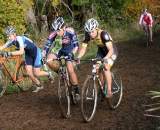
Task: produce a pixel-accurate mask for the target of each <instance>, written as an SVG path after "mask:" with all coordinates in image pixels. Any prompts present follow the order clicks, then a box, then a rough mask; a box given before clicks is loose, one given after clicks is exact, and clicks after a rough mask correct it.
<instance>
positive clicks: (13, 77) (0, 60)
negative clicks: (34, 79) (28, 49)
mask: <svg viewBox="0 0 160 130" xmlns="http://www.w3.org/2000/svg"><path fill="white" fill-rule="evenodd" d="M10 60H14V61H16V65H15V70H14V73H13V74H11V73H10V71H9V70H8V68H7V66H6V65H7V63H9V62H10ZM21 63H23V60H22V56H19V55H17V56H11V57H8V58H6V57H2V56H0V65H1V68H0V69H4V73H5V75H6V76H8V77H9V78H10V79H11V81H12V82H13V83H16V82H19V81H20V80H22V79H21V78H20V79H17V77H16V74H17V70H18V68H19V67H20V65H21Z"/></svg>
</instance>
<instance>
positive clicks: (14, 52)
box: [11, 36, 24, 55]
mask: <svg viewBox="0 0 160 130" xmlns="http://www.w3.org/2000/svg"><path fill="white" fill-rule="evenodd" d="M17 42H18V44H19V50H18V51H13V52H11V55H23V54H24V41H23V38H22V37H20V36H17Z"/></svg>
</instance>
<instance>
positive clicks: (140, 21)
mask: <svg viewBox="0 0 160 130" xmlns="http://www.w3.org/2000/svg"><path fill="white" fill-rule="evenodd" d="M142 20H143V14H141V16H140V19H139V25H142Z"/></svg>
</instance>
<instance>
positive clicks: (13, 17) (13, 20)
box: [0, 0, 25, 42]
mask: <svg viewBox="0 0 160 130" xmlns="http://www.w3.org/2000/svg"><path fill="white" fill-rule="evenodd" d="M0 5H1V8H0V39H2V41H1V42H4V39H5V35H4V28H5V27H6V26H8V25H12V26H14V27H16V30H17V33H20V34H21V33H23V32H24V31H25V19H24V15H25V14H24V10H23V8H22V6H21V5H19V4H18V3H17V1H16V0H0Z"/></svg>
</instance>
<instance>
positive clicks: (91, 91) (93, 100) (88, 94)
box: [81, 77, 97, 122]
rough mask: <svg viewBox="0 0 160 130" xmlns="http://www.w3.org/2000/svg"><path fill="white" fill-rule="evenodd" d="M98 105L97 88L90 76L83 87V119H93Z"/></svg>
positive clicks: (87, 120)
mask: <svg viewBox="0 0 160 130" xmlns="http://www.w3.org/2000/svg"><path fill="white" fill-rule="evenodd" d="M96 106H97V88H96V84H95V81H94V80H93V78H92V77H88V78H87V79H86V81H85V83H84V86H83V88H82V95H81V112H82V116H83V119H84V120H85V121H86V122H89V121H91V120H92V119H93V117H94V114H95V111H96Z"/></svg>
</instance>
